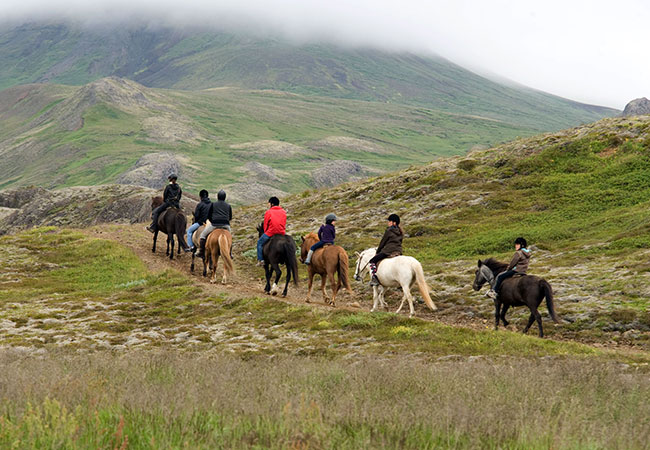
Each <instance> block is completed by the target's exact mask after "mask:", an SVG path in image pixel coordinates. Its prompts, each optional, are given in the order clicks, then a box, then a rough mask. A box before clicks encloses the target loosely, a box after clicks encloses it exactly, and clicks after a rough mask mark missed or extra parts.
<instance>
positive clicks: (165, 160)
mask: <svg viewBox="0 0 650 450" xmlns="http://www.w3.org/2000/svg"><path fill="white" fill-rule="evenodd" d="M182 172H183V167H182V165H181V163H180V162H179V161H178V159H176V157H175V156H174V155H173V154H172V153H168V152H161V153H149V154H147V155H144V156H143V157H141V158H140V159H138V161H137V162H136V163H135V166H134V167H133V168H132V169H129V170H128V171H126V172H124V173H123V174H122V175H120V176H119V177H118V178H117V180H116V183H117V184H130V185H134V186H145V187H150V188H153V189H160V188H161V187H163V186H164V185H165V184H167V177H168V176H169V174H170V173H175V174H176V175H178V176H179V177H180V176H181V175H182Z"/></svg>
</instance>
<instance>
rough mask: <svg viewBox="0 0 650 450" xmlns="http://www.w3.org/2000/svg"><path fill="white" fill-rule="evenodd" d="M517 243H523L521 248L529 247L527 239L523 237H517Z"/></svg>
mask: <svg viewBox="0 0 650 450" xmlns="http://www.w3.org/2000/svg"><path fill="white" fill-rule="evenodd" d="M515 244H519V245H521V248H528V244H527V243H526V239H524V238H522V237H518V238H517V239H515Z"/></svg>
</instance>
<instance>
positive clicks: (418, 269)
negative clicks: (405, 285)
mask: <svg viewBox="0 0 650 450" xmlns="http://www.w3.org/2000/svg"><path fill="white" fill-rule="evenodd" d="M413 272H415V282H416V283H417V284H418V289H419V290H420V295H421V296H422V298H423V299H424V303H426V304H427V306H428V307H429V309H431V311H435V310H436V309H438V308H437V307H436V305H435V304H434V303H433V300H431V297H430V296H429V286H428V285H427V281H426V280H425V279H424V270H422V264H420V262H419V261H416V264H413Z"/></svg>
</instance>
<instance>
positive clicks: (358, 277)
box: [355, 254, 372, 281]
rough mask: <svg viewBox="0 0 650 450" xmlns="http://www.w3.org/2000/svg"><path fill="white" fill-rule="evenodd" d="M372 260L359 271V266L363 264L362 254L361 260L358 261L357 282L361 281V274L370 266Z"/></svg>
mask: <svg viewBox="0 0 650 450" xmlns="http://www.w3.org/2000/svg"><path fill="white" fill-rule="evenodd" d="M370 259H372V258H370ZM370 259H369V260H368V262H367V263H366V265H365V266H363V269H361V270H359V265H360V264H361V254H360V255H359V260H358V261H357V269H356V273H357V276H356V278H355V279H356V280H357V281H361V274H362V273H363V272H364V271H365V270H366V268H367V267H368V265H370Z"/></svg>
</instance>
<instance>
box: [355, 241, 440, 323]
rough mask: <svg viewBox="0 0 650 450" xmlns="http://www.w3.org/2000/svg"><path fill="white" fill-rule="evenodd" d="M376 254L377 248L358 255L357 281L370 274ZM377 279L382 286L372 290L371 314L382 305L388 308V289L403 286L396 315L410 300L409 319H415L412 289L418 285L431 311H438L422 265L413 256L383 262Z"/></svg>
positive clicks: (374, 287)
mask: <svg viewBox="0 0 650 450" xmlns="http://www.w3.org/2000/svg"><path fill="white" fill-rule="evenodd" d="M376 253H377V249H375V248H369V249H367V250H364V251H362V252H361V253H359V252H357V253H356V255H357V257H358V260H357V266H356V269H355V271H354V279H355V280H357V281H362V280H363V278H364V277H365V276H366V274H369V273H370V268H369V267H368V266H369V264H370V259H371V258H372V257H373V256H375V254H376ZM377 278H378V279H379V282H380V283H381V284H380V286H373V288H372V291H373V304H372V309H371V310H370V311H371V312H373V311H376V310H377V306H378V304H380V303H381V306H383V307H385V308H386V307H388V305H387V304H386V302H385V301H384V294H385V291H386V288H387V287H397V286H401V288H402V292H403V293H404V295H403V297H402V302H401V303H400V304H399V308H397V311H395V313H396V314H399V312H400V311H401V310H402V307H403V306H404V301H405V300H408V302H409V309H410V313H409V317H413V316H414V315H415V309H414V308H413V295H411V287H412V286H413V285H414V284H417V285H418V289H419V291H420V295H421V296H422V298H423V299H424V303H426V305H427V306H428V307H429V309H431V311H435V310H436V309H438V308H437V307H436V305H435V304H434V303H433V301H432V300H431V297H430V296H429V286H427V282H426V280H425V279H424V271H423V270H422V264H420V262H419V261H418V260H417V259H415V258H413V257H412V256H403V255H401V256H396V257H394V258H388V259H384V260H382V261H381V263H380V264H379V267H378V268H377Z"/></svg>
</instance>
